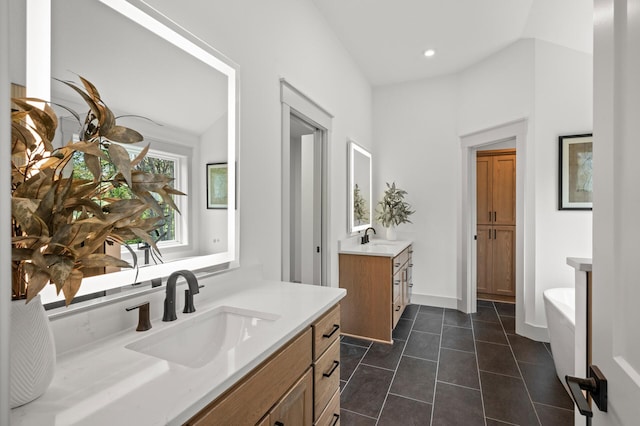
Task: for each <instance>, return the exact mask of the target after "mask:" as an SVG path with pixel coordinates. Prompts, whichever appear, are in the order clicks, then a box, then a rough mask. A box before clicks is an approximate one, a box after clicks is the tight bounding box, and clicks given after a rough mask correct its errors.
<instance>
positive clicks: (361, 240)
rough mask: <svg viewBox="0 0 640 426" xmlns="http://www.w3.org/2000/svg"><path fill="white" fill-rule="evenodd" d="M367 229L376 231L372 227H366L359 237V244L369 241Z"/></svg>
mask: <svg viewBox="0 0 640 426" xmlns="http://www.w3.org/2000/svg"><path fill="white" fill-rule="evenodd" d="M369 229H371V230H372V231H373V233H374V234H375V233H376V230H375V229H373V228H372V227H368V228H367V229H365V231H364V235H363V236H362V238H360V244H367V243H368V242H369V234H368V232H369Z"/></svg>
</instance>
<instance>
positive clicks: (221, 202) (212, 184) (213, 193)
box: [207, 163, 228, 209]
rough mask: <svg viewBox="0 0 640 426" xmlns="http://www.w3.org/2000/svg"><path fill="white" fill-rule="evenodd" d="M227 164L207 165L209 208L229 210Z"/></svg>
mask: <svg viewBox="0 0 640 426" xmlns="http://www.w3.org/2000/svg"><path fill="white" fill-rule="evenodd" d="M227 181H228V168H227V163H209V164H207V208H208V209H226V208H227V195H228V194H227V188H228V185H227Z"/></svg>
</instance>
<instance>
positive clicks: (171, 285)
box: [162, 269, 200, 321]
mask: <svg viewBox="0 0 640 426" xmlns="http://www.w3.org/2000/svg"><path fill="white" fill-rule="evenodd" d="M180 276H183V277H184V278H185V279H186V280H187V284H188V285H189V290H186V291H185V296H186V295H187V294H188V295H189V296H188V297H187V298H186V299H185V312H194V311H195V308H194V307H193V295H194V294H198V293H200V289H199V286H198V279H197V278H196V276H195V275H193V272H191V271H187V270H184V269H183V270H181V271H176V272H174V273H172V274H171V275H169V279H167V289H166V296H165V299H164V314H163V315H162V321H175V320H177V319H178V317H177V316H176V306H175V305H176V282H177V281H178V277H180ZM189 300H190V301H191V302H190V303H189ZM188 304H190V307H189V309H187V305H188Z"/></svg>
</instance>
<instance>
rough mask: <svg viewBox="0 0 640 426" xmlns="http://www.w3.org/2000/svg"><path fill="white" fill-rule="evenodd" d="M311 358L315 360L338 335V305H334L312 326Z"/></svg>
mask: <svg viewBox="0 0 640 426" xmlns="http://www.w3.org/2000/svg"><path fill="white" fill-rule="evenodd" d="M312 328H313V359H314V360H316V359H318V358H319V357H320V355H322V353H323V352H324V351H325V350H326V349H327V348H328V347H329V345H331V344H332V343H333V342H334V341H335V340H337V339H338V337H340V305H336V306H334V307H333V308H332V309H331V310H330V311H329V312H328V313H327V314H326V315H325V316H323V317H322V318H320V319H319V320H317V321H316V322H315V323H314V324H313V326H312Z"/></svg>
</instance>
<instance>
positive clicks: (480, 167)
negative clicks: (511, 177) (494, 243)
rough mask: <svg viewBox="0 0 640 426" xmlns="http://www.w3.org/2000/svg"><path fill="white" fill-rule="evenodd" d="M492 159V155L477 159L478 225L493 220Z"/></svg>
mask: <svg viewBox="0 0 640 426" xmlns="http://www.w3.org/2000/svg"><path fill="white" fill-rule="evenodd" d="M491 161H492V157H477V161H476V183H477V191H476V192H477V193H476V216H477V222H478V225H488V224H490V223H491V222H492V220H493V206H492V204H491V197H492V194H493V190H492V187H491V181H492V177H493V175H492V173H491Z"/></svg>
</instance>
